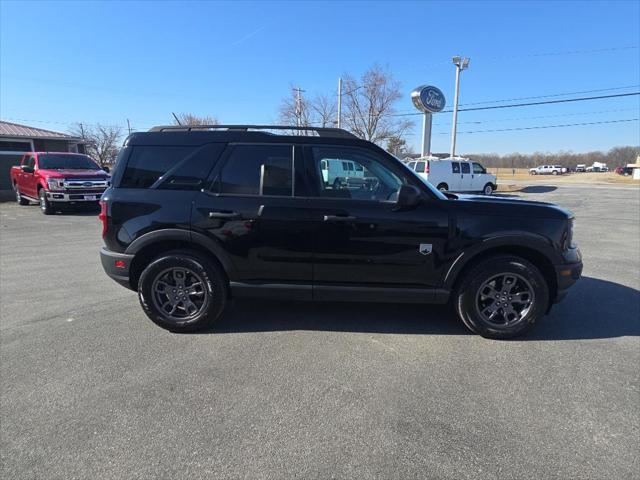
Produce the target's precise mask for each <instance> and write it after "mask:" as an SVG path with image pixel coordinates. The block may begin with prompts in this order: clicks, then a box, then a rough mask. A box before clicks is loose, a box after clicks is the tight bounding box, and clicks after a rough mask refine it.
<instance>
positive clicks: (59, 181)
mask: <svg viewBox="0 0 640 480" xmlns="http://www.w3.org/2000/svg"><path fill="white" fill-rule="evenodd" d="M110 182H111V177H110V176H109V169H108V168H100V167H99V166H98V164H97V163H96V162H94V161H93V160H92V159H91V157H89V156H87V155H83V154H79V153H66V152H27V153H25V154H24V156H23V157H22V160H21V161H20V165H16V166H14V167H11V184H12V185H13V189H14V191H15V192H16V201H17V202H18V203H19V204H20V205H27V204H28V203H29V202H30V201H34V202H38V203H39V204H40V209H41V210H42V213H44V214H45V215H50V214H52V213H54V212H55V210H56V207H60V206H63V205H71V204H74V203H80V202H83V203H87V202H92V203H95V204H97V202H98V201H99V200H100V196H101V195H102V192H104V191H105V189H106V188H107V187H108V186H109V185H110Z"/></svg>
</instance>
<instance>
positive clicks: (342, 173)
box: [320, 159, 364, 188]
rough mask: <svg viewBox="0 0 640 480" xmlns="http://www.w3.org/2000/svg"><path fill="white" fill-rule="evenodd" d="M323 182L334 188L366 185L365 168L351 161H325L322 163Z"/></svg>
mask: <svg viewBox="0 0 640 480" xmlns="http://www.w3.org/2000/svg"><path fill="white" fill-rule="evenodd" d="M320 170H321V171H322V180H323V181H324V183H325V185H330V186H332V187H333V188H343V187H347V186H359V185H362V184H363V183H364V168H363V167H362V165H360V164H359V163H357V162H352V161H350V160H338V159H324V160H322V161H321V162H320Z"/></svg>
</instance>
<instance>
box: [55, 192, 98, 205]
mask: <svg viewBox="0 0 640 480" xmlns="http://www.w3.org/2000/svg"><path fill="white" fill-rule="evenodd" d="M102 193H103V192H74V193H65V192H56V191H47V200H49V201H50V202H55V203H58V202H65V203H69V202H97V201H98V200H100V197H101V196H102Z"/></svg>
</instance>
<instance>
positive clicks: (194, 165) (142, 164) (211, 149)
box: [119, 143, 224, 190]
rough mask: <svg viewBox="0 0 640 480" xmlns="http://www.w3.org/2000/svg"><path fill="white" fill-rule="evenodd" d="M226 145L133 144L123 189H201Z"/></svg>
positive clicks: (121, 185)
mask: <svg viewBox="0 0 640 480" xmlns="http://www.w3.org/2000/svg"><path fill="white" fill-rule="evenodd" d="M223 147H224V144H219V143H214V144H208V145H204V146H181V147H174V146H171V147H166V146H138V147H133V148H132V151H131V155H130V156H129V162H128V163H127V167H126V169H125V171H124V174H123V175H122V180H121V181H120V185H119V186H120V188H151V187H153V188H159V189H163V190H199V189H201V188H202V187H203V184H204V182H205V179H206V178H207V175H208V174H209V172H210V171H211V168H212V167H213V164H214V163H215V161H216V160H217V158H218V156H219V155H220V152H221V151H222V149H223Z"/></svg>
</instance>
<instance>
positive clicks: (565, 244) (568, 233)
mask: <svg viewBox="0 0 640 480" xmlns="http://www.w3.org/2000/svg"><path fill="white" fill-rule="evenodd" d="M570 248H575V245H574V244H573V218H570V219H569V220H568V222H567V228H566V229H565V231H564V233H563V234H562V249H563V250H569V249H570Z"/></svg>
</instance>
